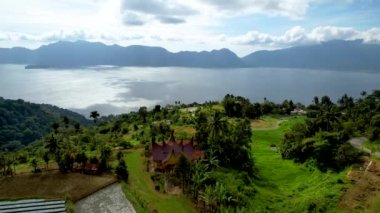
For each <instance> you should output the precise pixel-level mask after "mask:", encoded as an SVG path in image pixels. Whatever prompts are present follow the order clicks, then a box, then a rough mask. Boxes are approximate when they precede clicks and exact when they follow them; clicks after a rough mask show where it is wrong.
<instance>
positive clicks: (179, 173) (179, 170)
mask: <svg viewBox="0 0 380 213" xmlns="http://www.w3.org/2000/svg"><path fill="white" fill-rule="evenodd" d="M190 169H191V165H190V162H189V160H187V158H186V157H185V156H184V155H183V154H180V156H179V158H178V160H177V163H176V165H175V168H174V175H175V176H176V177H177V178H178V179H180V181H181V184H182V191H185V186H186V185H187V181H188V180H189V179H190V174H191V173H190V172H191V170H190Z"/></svg>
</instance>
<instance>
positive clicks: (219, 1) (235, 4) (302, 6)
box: [203, 0, 309, 19]
mask: <svg viewBox="0 0 380 213" xmlns="http://www.w3.org/2000/svg"><path fill="white" fill-rule="evenodd" d="M203 1H204V2H206V3H208V4H210V5H212V6H214V7H216V8H217V9H218V10H219V11H222V12H226V13H228V14H230V15H233V16H237V15H242V14H265V15H269V16H285V17H290V18H292V19H298V18H302V17H303V16H304V15H305V14H306V11H307V9H308V8H309V0H234V1H231V0H203Z"/></svg>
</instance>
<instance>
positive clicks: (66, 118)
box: [63, 116, 70, 128]
mask: <svg viewBox="0 0 380 213" xmlns="http://www.w3.org/2000/svg"><path fill="white" fill-rule="evenodd" d="M63 123H64V124H65V128H68V127H69V123H70V120H69V118H68V117H67V116H64V117H63Z"/></svg>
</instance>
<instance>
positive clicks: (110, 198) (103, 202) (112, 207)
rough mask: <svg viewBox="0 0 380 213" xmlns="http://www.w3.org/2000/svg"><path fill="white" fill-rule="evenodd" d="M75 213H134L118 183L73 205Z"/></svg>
mask: <svg viewBox="0 0 380 213" xmlns="http://www.w3.org/2000/svg"><path fill="white" fill-rule="evenodd" d="M75 212H77V213H136V211H135V209H134V208H133V206H132V204H131V203H130V202H129V201H128V200H127V199H126V198H125V196H124V193H123V191H122V189H121V185H120V184H119V183H115V184H112V185H110V186H107V187H106V188H104V189H101V190H99V191H97V192H95V193H94V194H92V195H90V196H88V197H86V198H84V199H82V200H80V201H78V202H77V203H76V204H75Z"/></svg>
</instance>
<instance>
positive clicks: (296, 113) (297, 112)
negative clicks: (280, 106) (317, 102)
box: [290, 109, 306, 115]
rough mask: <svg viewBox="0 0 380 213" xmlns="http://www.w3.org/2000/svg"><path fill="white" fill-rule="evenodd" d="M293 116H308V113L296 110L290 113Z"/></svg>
mask: <svg viewBox="0 0 380 213" xmlns="http://www.w3.org/2000/svg"><path fill="white" fill-rule="evenodd" d="M290 114H292V115H306V111H305V110H303V109H294V110H293V111H291V112H290Z"/></svg>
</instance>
